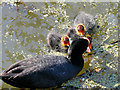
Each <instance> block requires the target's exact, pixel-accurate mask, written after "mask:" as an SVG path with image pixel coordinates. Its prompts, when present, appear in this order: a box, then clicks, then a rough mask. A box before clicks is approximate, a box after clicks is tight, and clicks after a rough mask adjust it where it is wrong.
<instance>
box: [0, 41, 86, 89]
mask: <svg viewBox="0 0 120 90" xmlns="http://www.w3.org/2000/svg"><path fill="white" fill-rule="evenodd" d="M87 47H88V40H86V39H76V40H74V41H73V42H72V43H71V45H70V47H69V48H68V57H64V56H53V55H39V56H35V57H33V58H28V59H24V60H21V61H19V62H17V63H15V64H13V65H11V66H10V67H9V68H8V69H6V70H5V71H3V73H2V74H1V75H0V77H1V79H2V80H3V81H4V82H6V83H8V84H10V85H13V86H15V87H20V88H49V87H54V86H58V85H61V84H62V83H64V82H65V81H67V80H69V79H71V78H72V77H73V76H75V75H76V74H78V73H79V72H80V71H81V70H82V68H83V66H84V60H83V58H82V54H83V53H84V51H86V49H87Z"/></svg>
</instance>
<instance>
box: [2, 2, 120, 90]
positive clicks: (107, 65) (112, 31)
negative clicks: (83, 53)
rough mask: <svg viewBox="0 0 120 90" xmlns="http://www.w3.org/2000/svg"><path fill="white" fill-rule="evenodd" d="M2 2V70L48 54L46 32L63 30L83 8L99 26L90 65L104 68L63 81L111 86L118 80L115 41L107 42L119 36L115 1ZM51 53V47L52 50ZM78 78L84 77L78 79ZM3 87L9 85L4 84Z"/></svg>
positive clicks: (75, 84)
mask: <svg viewBox="0 0 120 90" xmlns="http://www.w3.org/2000/svg"><path fill="white" fill-rule="evenodd" d="M1 6H2V42H3V43H2V67H1V69H2V70H4V69H5V68H7V67H9V66H10V65H11V64H13V63H15V62H16V61H19V60H22V59H24V58H29V57H32V56H35V55H44V54H49V53H48V48H47V43H46V37H47V34H48V33H49V32H52V31H55V32H57V33H62V34H63V33H65V32H66V30H67V29H68V28H69V27H71V26H72V25H73V19H74V17H75V16H76V15H77V14H78V12H79V11H80V10H82V11H85V12H87V13H90V14H92V15H93V16H94V17H95V19H96V21H97V23H98V25H99V26H100V28H99V29H98V28H96V29H95V34H94V35H93V46H94V50H95V51H96V54H95V55H94V56H93V59H92V63H91V65H92V67H94V68H95V67H100V68H102V70H103V71H101V73H95V72H92V76H90V75H88V73H86V74H84V75H83V76H80V77H77V78H75V79H73V80H70V81H69V82H68V83H67V84H66V85H72V86H75V87H83V88H86V87H88V88H89V87H97V86H98V87H107V88H112V87H114V86H115V85H116V84H117V83H118V81H117V75H118V73H117V63H118V62H117V58H118V52H117V50H118V45H117V44H114V45H111V44H110V43H111V42H114V41H116V40H118V35H117V33H118V31H117V30H118V25H117V24H118V9H119V7H118V3H109V2H108V3H99V2H98V3H88V2H86V3H84V2H79V3H73V2H68V3H60V2H58V3H57V2H47V3H46V2H37V3H34V2H24V3H22V4H20V5H18V6H16V4H14V5H11V4H6V3H2V5H1ZM54 53H55V52H54V51H52V53H51V54H54ZM111 72H112V74H111ZM105 73H106V75H104V74H105ZM107 73H108V74H107ZM112 75H113V76H112ZM108 76H109V77H108ZM97 77H100V78H99V79H98V78H97ZM80 78H82V79H83V78H84V79H85V80H83V81H82V82H80ZM105 78H106V80H104V79H105ZM109 78H110V79H109ZM2 87H3V88H7V87H12V86H9V85H6V84H3V85H2Z"/></svg>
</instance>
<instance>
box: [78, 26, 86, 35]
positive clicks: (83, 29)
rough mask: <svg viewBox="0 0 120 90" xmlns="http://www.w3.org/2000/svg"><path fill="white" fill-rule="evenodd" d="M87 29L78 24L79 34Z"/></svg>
mask: <svg viewBox="0 0 120 90" xmlns="http://www.w3.org/2000/svg"><path fill="white" fill-rule="evenodd" d="M84 31H85V27H84V26H83V25H78V26H77V32H78V34H79V35H83V34H84Z"/></svg>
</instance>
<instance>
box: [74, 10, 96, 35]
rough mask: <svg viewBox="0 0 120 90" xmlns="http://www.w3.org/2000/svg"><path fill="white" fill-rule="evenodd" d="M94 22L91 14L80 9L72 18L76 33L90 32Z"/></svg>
mask: <svg viewBox="0 0 120 90" xmlns="http://www.w3.org/2000/svg"><path fill="white" fill-rule="evenodd" d="M95 24H96V22H95V20H94V17H93V16H92V15H90V14H88V13H85V12H83V11H80V12H79V14H78V15H77V16H76V17H75V19H74V24H73V27H74V28H75V29H76V31H77V34H78V35H84V32H86V33H88V34H92V33H93V29H94V27H95Z"/></svg>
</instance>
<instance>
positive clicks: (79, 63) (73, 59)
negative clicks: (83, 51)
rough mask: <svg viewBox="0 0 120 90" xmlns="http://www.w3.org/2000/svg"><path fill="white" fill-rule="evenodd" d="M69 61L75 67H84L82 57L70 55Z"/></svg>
mask: <svg viewBox="0 0 120 90" xmlns="http://www.w3.org/2000/svg"><path fill="white" fill-rule="evenodd" d="M68 59H69V61H70V62H71V63H72V64H74V65H77V66H80V67H83V66H84V59H83V57H82V55H80V54H79V55H77V54H76V55H75V54H74V55H71V56H70V57H69V56H68Z"/></svg>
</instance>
